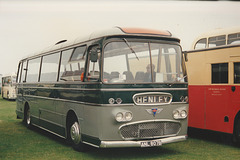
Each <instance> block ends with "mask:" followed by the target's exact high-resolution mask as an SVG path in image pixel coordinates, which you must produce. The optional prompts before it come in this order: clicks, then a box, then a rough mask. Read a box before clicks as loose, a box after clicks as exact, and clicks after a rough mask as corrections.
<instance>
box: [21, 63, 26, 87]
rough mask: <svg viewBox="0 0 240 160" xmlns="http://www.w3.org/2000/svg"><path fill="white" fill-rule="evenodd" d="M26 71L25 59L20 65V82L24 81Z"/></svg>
mask: <svg viewBox="0 0 240 160" xmlns="http://www.w3.org/2000/svg"><path fill="white" fill-rule="evenodd" d="M26 71H27V61H24V62H23V65H22V71H21V81H20V82H26V80H25V78H26Z"/></svg>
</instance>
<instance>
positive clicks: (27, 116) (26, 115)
mask: <svg viewBox="0 0 240 160" xmlns="http://www.w3.org/2000/svg"><path fill="white" fill-rule="evenodd" d="M23 122H24V124H25V126H26V127H27V128H31V126H32V123H31V113H30V108H29V107H28V106H26V108H25V110H24V119H23Z"/></svg>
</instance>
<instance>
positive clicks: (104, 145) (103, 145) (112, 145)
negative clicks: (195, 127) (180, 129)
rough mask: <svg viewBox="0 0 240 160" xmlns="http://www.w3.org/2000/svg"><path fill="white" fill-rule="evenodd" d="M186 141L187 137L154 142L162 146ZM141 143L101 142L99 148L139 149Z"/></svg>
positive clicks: (168, 138)
mask: <svg viewBox="0 0 240 160" xmlns="http://www.w3.org/2000/svg"><path fill="white" fill-rule="evenodd" d="M186 139H187V135H185V136H176V137H167V138H159V139H154V140H160V141H161V142H162V144H167V143H173V142H180V141H184V140H186ZM145 141H146V140H145ZM149 141H151V140H149ZM141 142H144V141H101V144H100V148H117V147H141Z"/></svg>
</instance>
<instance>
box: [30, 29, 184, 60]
mask: <svg viewBox="0 0 240 160" xmlns="http://www.w3.org/2000/svg"><path fill="white" fill-rule="evenodd" d="M119 35H133V36H149V37H166V38H173V39H175V40H177V41H178V42H179V41H180V40H179V39H178V38H175V37H172V34H171V33H170V32H169V31H165V30H153V29H144V28H120V27H113V28H110V29H105V30H100V31H95V32H93V33H92V34H90V36H87V37H80V38H77V39H75V40H72V41H67V40H61V41H59V42H57V43H56V44H55V45H53V46H50V47H47V48H45V49H44V50H42V51H41V52H37V53H36V54H34V55H32V56H31V57H34V56H36V55H40V54H44V53H47V52H52V51H56V50H59V49H62V48H67V47H69V46H73V45H76V44H80V43H82V42H87V41H89V40H93V39H97V38H101V37H106V36H119ZM28 57H29V56H28ZM25 58H27V57H25Z"/></svg>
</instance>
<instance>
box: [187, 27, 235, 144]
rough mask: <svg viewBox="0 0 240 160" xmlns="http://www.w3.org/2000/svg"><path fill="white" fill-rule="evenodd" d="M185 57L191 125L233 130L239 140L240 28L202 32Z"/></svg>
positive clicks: (229, 131)
mask: <svg viewBox="0 0 240 160" xmlns="http://www.w3.org/2000/svg"><path fill="white" fill-rule="evenodd" d="M185 61H186V68H187V74H188V82H189V124H188V125H189V127H194V128H200V129H207V130H213V131H219V132H224V133H230V134H233V135H234V136H233V137H234V140H235V141H238V142H240V28H239V27H238V28H236V27H235V28H231V29H220V30H215V31H212V32H209V33H207V34H204V35H202V36H200V37H199V38H198V39H197V40H196V41H195V42H194V44H193V47H192V50H191V51H187V52H185Z"/></svg>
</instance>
